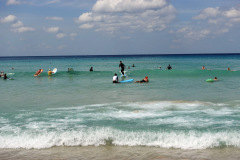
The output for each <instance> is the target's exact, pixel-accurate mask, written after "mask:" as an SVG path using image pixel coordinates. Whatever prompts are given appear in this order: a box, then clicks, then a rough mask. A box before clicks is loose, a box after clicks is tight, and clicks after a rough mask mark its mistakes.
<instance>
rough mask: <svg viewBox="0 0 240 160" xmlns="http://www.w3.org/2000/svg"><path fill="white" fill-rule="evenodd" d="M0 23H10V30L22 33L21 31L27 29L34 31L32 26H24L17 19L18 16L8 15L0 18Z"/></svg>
mask: <svg viewBox="0 0 240 160" xmlns="http://www.w3.org/2000/svg"><path fill="white" fill-rule="evenodd" d="M0 22H2V23H12V25H11V27H12V29H11V31H13V32H17V33H22V32H29V31H35V29H34V28H32V27H26V26H24V24H23V22H22V21H19V20H18V18H17V17H16V16H14V15H8V16H7V17H5V18H3V19H1V20H0Z"/></svg>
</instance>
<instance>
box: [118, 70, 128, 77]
mask: <svg viewBox="0 0 240 160" xmlns="http://www.w3.org/2000/svg"><path fill="white" fill-rule="evenodd" d="M119 72H120V73H121V76H120V77H121V78H122V77H127V75H126V71H123V72H124V75H123V74H122V72H121V71H119Z"/></svg>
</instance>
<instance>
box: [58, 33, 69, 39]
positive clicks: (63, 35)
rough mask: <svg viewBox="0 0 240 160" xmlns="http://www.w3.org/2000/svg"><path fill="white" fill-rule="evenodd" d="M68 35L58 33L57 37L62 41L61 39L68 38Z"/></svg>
mask: <svg viewBox="0 0 240 160" xmlns="http://www.w3.org/2000/svg"><path fill="white" fill-rule="evenodd" d="M66 36H67V35H66V34H65V33H58V34H57V35H56V37H57V38H58V39H61V38H64V37H66Z"/></svg>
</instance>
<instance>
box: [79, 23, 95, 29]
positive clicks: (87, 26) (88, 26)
mask: <svg viewBox="0 0 240 160" xmlns="http://www.w3.org/2000/svg"><path fill="white" fill-rule="evenodd" d="M80 28H81V29H89V28H93V25H91V24H83V25H81V26H80Z"/></svg>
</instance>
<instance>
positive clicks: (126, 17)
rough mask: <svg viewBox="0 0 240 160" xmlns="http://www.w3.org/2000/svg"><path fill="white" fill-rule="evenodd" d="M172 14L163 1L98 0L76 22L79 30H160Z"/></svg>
mask: <svg viewBox="0 0 240 160" xmlns="http://www.w3.org/2000/svg"><path fill="white" fill-rule="evenodd" d="M175 17H176V9H175V8H174V7H173V6H172V5H171V4H169V3H168V1H166V0H135V1H133V0H114V1H113V0H98V1H97V2H96V3H95V5H94V6H93V9H92V11H91V12H86V13H83V14H82V15H80V16H79V17H78V20H77V22H78V23H81V25H80V27H79V28H81V29H89V28H95V30H96V31H104V32H109V33H113V32H115V31H119V30H128V31H134V30H144V31H146V32H152V31H162V30H163V29H165V28H166V27H167V25H168V24H169V23H170V22H172V21H173V20H174V19H175Z"/></svg>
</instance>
